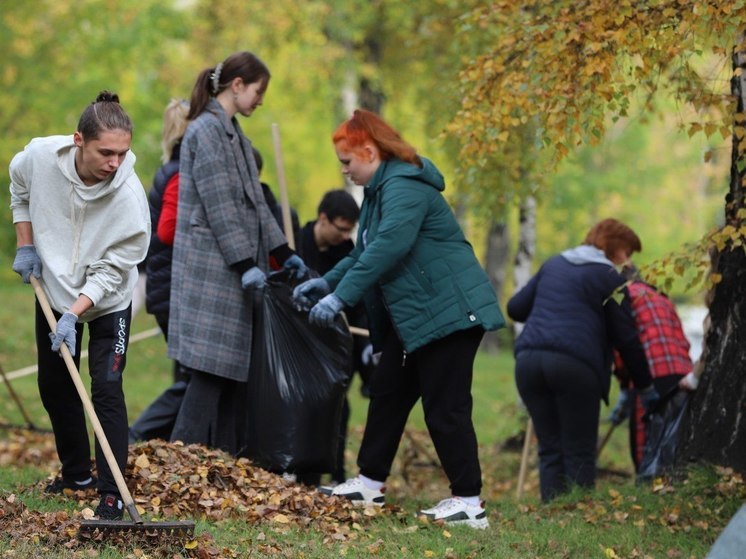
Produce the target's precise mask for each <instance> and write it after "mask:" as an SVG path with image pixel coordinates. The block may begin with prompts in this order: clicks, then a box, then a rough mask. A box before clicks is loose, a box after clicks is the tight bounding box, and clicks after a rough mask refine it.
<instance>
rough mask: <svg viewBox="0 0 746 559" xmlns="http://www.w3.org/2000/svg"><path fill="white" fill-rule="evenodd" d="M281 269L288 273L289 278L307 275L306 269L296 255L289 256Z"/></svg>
mask: <svg viewBox="0 0 746 559" xmlns="http://www.w3.org/2000/svg"><path fill="white" fill-rule="evenodd" d="M282 267H283V268H284V269H285V270H288V271H289V272H290V277H291V278H302V277H304V276H305V275H306V274H307V273H308V267H306V264H305V263H304V262H303V259H302V258H301V257H300V256H298V255H297V254H291V255H290V256H289V257H288V259H287V260H285V262H284V263H283V265H282Z"/></svg>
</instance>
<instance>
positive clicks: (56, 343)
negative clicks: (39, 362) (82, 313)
mask: <svg viewBox="0 0 746 559" xmlns="http://www.w3.org/2000/svg"><path fill="white" fill-rule="evenodd" d="M77 323H78V315H76V314H74V313H71V312H66V313H65V314H63V315H62V316H61V317H60V319H59V320H58V321H57V330H56V331H55V333H54V334H52V333H51V332H50V333H49V339H50V340H52V351H59V350H60V346H61V345H62V342H65V345H66V346H67V349H69V350H70V355H72V356H75V338H76V336H77V333H76V332H75V325H76V324H77Z"/></svg>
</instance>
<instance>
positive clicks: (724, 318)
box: [676, 34, 746, 473]
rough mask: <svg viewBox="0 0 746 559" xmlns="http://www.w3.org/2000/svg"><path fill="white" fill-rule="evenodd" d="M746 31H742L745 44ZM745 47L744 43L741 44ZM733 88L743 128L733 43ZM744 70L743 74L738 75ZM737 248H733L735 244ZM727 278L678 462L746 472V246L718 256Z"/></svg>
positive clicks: (731, 199)
mask: <svg viewBox="0 0 746 559" xmlns="http://www.w3.org/2000/svg"><path fill="white" fill-rule="evenodd" d="M745 38H746V37H745V36H744V35H743V34H742V35H741V36H740V37H739V41H740V44H741V45H743V41H744V39H745ZM741 49H742V47H741ZM732 59H733V68H734V70H737V71H736V72H734V77H733V79H732V80H731V92H732V94H733V96H734V98H735V99H736V101H737V108H736V115H737V116H736V117H735V126H737V127H740V130H743V126H744V125H745V124H746V123H744V121H743V115H744V110H745V108H746V98H745V96H746V56H745V54H744V52H743V50H741V51H738V49H734V53H733V57H732ZM739 72H740V75H739ZM739 135H740V136H741V137H743V135H742V134H740V133H739V134H737V133H736V131H735V130H734V134H733V149H732V154H731V180H730V190H729V192H728V194H727V195H726V200H725V202H726V204H725V222H726V225H733V226H735V228H736V229H737V230H738V228H739V227H741V225H742V224H743V223H744V219H743V217H742V216H741V215H740V213H739V210H741V211H742V210H743V208H744V195H745V193H746V190H745V189H744V179H745V178H746V173H745V172H744V171H745V170H746V157H744V146H743V145H742V144H741V141H742V140H740V139H739V137H738V136H739ZM731 248H732V249H731ZM716 271H717V272H718V273H719V274H722V281H721V282H720V283H718V284H717V285H716V286H715V291H714V294H713V299H712V303H711V305H710V321H711V324H710V328H709V330H708V331H707V334H706V337H705V340H704V343H705V346H706V358H705V362H704V370H703V372H702V377H701V378H700V383H699V388H698V390H697V391H696V392H695V393H694V394H693V395H692V397H691V399H690V406H689V411H688V415H687V417H686V418H685V421H684V423H683V424H682V427H681V431H680V432H679V441H678V450H677V457H676V458H677V464H678V465H679V466H685V465H687V464H688V463H691V462H708V463H712V464H718V465H722V466H728V467H732V468H734V469H735V470H737V471H739V472H741V473H746V323H745V322H744V319H746V281H745V280H746V252H745V251H744V248H743V247H742V246H736V247H726V248H725V249H724V250H723V251H722V252H721V253H720V254H719V257H718V258H717V269H716Z"/></svg>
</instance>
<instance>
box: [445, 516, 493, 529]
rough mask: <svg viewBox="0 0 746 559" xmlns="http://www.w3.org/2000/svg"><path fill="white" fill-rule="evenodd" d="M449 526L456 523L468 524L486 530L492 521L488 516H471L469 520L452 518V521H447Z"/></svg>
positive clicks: (470, 526)
mask: <svg viewBox="0 0 746 559" xmlns="http://www.w3.org/2000/svg"><path fill="white" fill-rule="evenodd" d="M445 524H446V525H447V526H453V525H455V524H460V525H462V526H468V527H469V528H474V529H476V530H486V529H487V528H489V527H490V521H489V520H487V519H486V518H470V519H469V520H451V521H450V522H446V523H445Z"/></svg>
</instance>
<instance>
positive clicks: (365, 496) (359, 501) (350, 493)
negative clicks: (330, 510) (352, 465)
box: [319, 477, 386, 507]
mask: <svg viewBox="0 0 746 559" xmlns="http://www.w3.org/2000/svg"><path fill="white" fill-rule="evenodd" d="M319 491H321V492H322V493H324V494H325V495H332V496H335V497H344V498H345V499H349V500H350V501H352V503H353V504H355V505H363V506H369V505H373V506H376V507H382V506H383V501H384V496H383V494H384V492H385V491H386V488H385V487H381V489H371V488H369V487H368V486H366V485H365V484H364V483H363V481H362V480H361V479H360V478H359V477H353V478H352V479H348V480H347V481H345V482H344V483H340V484H339V485H335V486H334V487H329V486H326V487H320V488H319Z"/></svg>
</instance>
